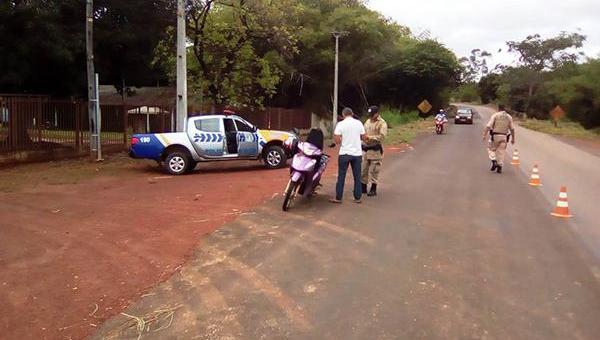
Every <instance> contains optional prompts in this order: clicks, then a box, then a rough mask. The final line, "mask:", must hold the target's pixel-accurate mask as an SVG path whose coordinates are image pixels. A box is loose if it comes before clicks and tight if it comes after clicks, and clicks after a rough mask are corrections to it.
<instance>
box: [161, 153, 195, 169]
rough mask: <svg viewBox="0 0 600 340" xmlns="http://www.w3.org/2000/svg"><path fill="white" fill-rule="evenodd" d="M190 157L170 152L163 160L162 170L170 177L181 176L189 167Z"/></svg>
mask: <svg viewBox="0 0 600 340" xmlns="http://www.w3.org/2000/svg"><path fill="white" fill-rule="evenodd" d="M190 162H191V160H190V156H189V155H187V154H186V153H185V152H181V151H172V152H170V153H169V154H168V155H167V157H166V158H165V163H164V168H165V170H166V171H167V172H168V173H170V174H171V175H183V174H185V173H186V172H187V171H188V169H189V166H190Z"/></svg>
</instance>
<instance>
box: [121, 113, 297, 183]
mask: <svg viewBox="0 0 600 340" xmlns="http://www.w3.org/2000/svg"><path fill="white" fill-rule="evenodd" d="M290 137H292V138H295V137H296V134H294V133H289V132H282V131H271V130H260V129H258V128H256V127H255V126H254V125H252V124H250V123H249V122H247V121H246V120H244V119H243V118H241V117H238V116H236V115H234V114H231V113H226V114H222V115H204V116H196V117H190V118H188V121H187V124H186V132H175V133H153V134H136V135H133V137H132V138H131V148H130V151H129V155H130V156H131V157H133V158H145V159H153V160H155V161H157V162H158V163H159V164H161V165H162V166H163V167H164V169H165V170H166V171H167V172H168V173H170V174H172V175H182V174H185V173H187V172H190V171H192V170H193V169H194V168H195V167H196V165H197V164H198V162H210V161H224V160H263V161H264V164H265V166H266V167H267V168H271V169H274V168H281V167H284V166H286V161H287V159H288V157H289V155H288V154H287V153H286V151H285V150H284V149H283V142H284V141H286V140H287V139H288V138H290Z"/></svg>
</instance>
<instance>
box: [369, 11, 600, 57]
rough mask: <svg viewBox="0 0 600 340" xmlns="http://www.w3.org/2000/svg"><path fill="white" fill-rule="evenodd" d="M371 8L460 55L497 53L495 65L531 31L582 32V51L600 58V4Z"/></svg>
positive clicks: (543, 32)
mask: <svg viewBox="0 0 600 340" xmlns="http://www.w3.org/2000/svg"><path fill="white" fill-rule="evenodd" d="M369 7H371V8H372V9H374V10H377V11H379V12H381V13H383V15H385V16H386V17H389V18H392V19H394V20H395V21H396V22H398V23H400V24H402V25H405V26H408V27H410V29H411V30H412V31H413V33H414V34H419V33H420V32H423V31H425V30H428V31H430V33H431V37H433V38H436V39H437V40H439V41H440V42H442V43H444V44H445V45H446V46H447V47H449V48H451V49H452V50H454V51H455V52H456V54H457V56H458V57H462V56H467V55H469V54H470V51H471V50H472V49H474V48H481V49H485V50H487V51H488V52H491V53H492V54H493V55H494V58H493V61H492V63H490V64H491V65H490V66H491V67H493V66H494V65H496V63H498V62H501V63H504V64H510V63H512V62H513V60H514V59H515V57H514V55H511V54H507V53H506V52H505V51H506V44H505V42H506V41H509V40H523V39H524V38H525V37H527V35H530V34H533V33H539V34H541V35H542V36H543V37H552V36H555V35H557V34H558V33H560V32H561V31H568V32H575V31H576V30H577V29H581V33H582V34H584V35H586V36H587V41H586V42H585V45H584V49H583V51H584V52H585V53H586V55H588V56H590V57H600V0H369ZM500 48H502V49H503V51H504V52H503V53H498V52H497V51H498V49H500Z"/></svg>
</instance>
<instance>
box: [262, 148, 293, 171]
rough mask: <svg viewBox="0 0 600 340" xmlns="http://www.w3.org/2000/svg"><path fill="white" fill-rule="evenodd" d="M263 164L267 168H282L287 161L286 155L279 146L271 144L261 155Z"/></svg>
mask: <svg viewBox="0 0 600 340" xmlns="http://www.w3.org/2000/svg"><path fill="white" fill-rule="evenodd" d="M263 158H264V161H265V165H266V167H267V168H269V169H277V168H283V167H284V166H285V164H286V162H287V155H286V153H285V151H283V149H282V148H281V147H280V146H277V145H271V146H269V147H268V148H267V150H266V151H265V154H264V156H263Z"/></svg>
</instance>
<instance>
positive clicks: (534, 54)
mask: <svg viewBox="0 0 600 340" xmlns="http://www.w3.org/2000/svg"><path fill="white" fill-rule="evenodd" d="M585 39H586V37H585V36H584V35H581V34H579V33H566V32H562V33H560V34H559V35H558V36H556V37H553V38H548V39H543V38H542V37H541V36H540V35H539V34H534V35H530V36H528V37H526V38H525V39H524V40H522V41H508V42H507V43H506V45H507V46H508V48H509V51H510V52H515V53H517V54H518V55H519V62H520V63H521V65H522V66H523V67H525V68H526V69H528V70H530V72H529V77H528V80H527V89H528V90H527V91H528V92H527V102H526V105H525V111H527V112H529V109H530V106H531V100H532V98H533V96H534V92H535V89H536V86H537V85H539V84H540V83H541V81H542V79H541V77H542V72H543V71H551V70H555V69H556V68H558V67H560V66H562V65H564V64H566V63H570V62H575V61H577V60H578V59H579V57H580V56H581V55H582V54H581V53H576V52H572V50H576V49H578V48H581V47H582V46H583V42H584V41H585Z"/></svg>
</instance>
